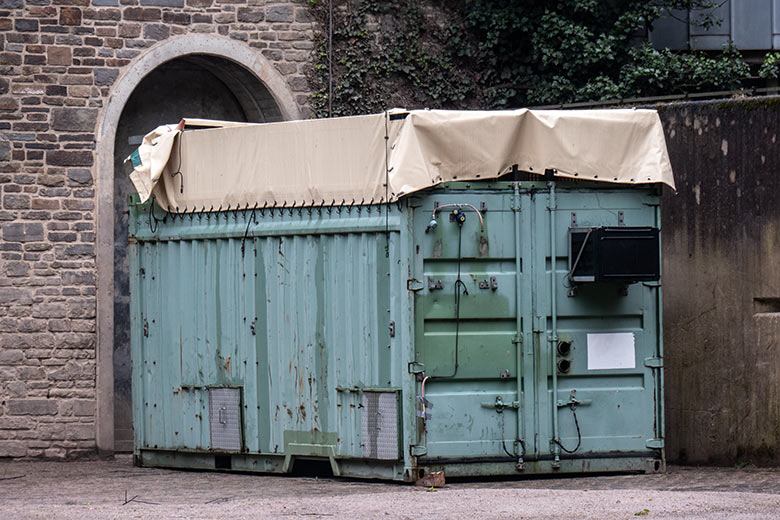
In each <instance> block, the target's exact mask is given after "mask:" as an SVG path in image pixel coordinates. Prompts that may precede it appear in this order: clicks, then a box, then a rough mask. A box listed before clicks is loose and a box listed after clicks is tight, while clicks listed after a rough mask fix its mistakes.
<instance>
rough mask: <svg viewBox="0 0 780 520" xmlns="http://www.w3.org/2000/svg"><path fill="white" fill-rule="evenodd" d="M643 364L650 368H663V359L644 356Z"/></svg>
mask: <svg viewBox="0 0 780 520" xmlns="http://www.w3.org/2000/svg"><path fill="white" fill-rule="evenodd" d="M645 366H646V367H650V368H663V367H664V360H663V358H658V357H649V358H645Z"/></svg>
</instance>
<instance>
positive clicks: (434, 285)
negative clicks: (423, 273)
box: [428, 276, 444, 291]
mask: <svg viewBox="0 0 780 520" xmlns="http://www.w3.org/2000/svg"><path fill="white" fill-rule="evenodd" d="M441 289H444V284H443V283H441V280H436V281H435V282H434V281H433V278H431V277H430V276H429V277H428V290H429V291H439V290H441Z"/></svg>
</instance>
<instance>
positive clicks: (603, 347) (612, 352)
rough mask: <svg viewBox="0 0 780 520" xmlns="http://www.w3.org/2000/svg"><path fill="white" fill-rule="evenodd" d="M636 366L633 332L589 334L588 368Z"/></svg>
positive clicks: (610, 368) (608, 368)
mask: <svg viewBox="0 0 780 520" xmlns="http://www.w3.org/2000/svg"><path fill="white" fill-rule="evenodd" d="M635 367H636V354H635V352H634V333H633V332H614V333H609V334H588V370H614V369H621V368H635Z"/></svg>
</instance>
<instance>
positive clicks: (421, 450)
mask: <svg viewBox="0 0 780 520" xmlns="http://www.w3.org/2000/svg"><path fill="white" fill-rule="evenodd" d="M409 453H410V454H411V455H412V457H419V456H421V455H425V454H426V453H428V448H426V447H425V446H420V445H415V444H411V445H410V446H409Z"/></svg>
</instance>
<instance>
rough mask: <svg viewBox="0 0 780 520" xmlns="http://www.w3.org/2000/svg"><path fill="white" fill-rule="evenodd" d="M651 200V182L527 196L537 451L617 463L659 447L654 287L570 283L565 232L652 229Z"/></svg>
mask: <svg viewBox="0 0 780 520" xmlns="http://www.w3.org/2000/svg"><path fill="white" fill-rule="evenodd" d="M657 202H658V201H657V197H656V196H655V194H654V193H653V192H652V189H641V190H640V189H632V190H628V189H615V190H605V189H600V190H598V191H596V190H582V189H580V190H572V189H569V190H566V189H560V190H558V192H557V193H556V194H554V195H551V194H550V193H549V192H547V193H544V194H539V195H537V197H536V198H535V202H534V203H533V205H535V206H536V215H537V222H538V223H539V224H540V225H538V226H536V236H535V239H534V245H535V247H537V248H538V250H537V254H536V257H535V265H536V266H537V268H536V273H538V274H537V276H536V286H535V291H536V293H537V294H538V295H539V297H538V300H537V305H536V307H535V312H536V314H537V316H538V318H537V321H538V323H537V326H536V327H535V330H536V332H535V333H534V335H535V336H536V340H537V342H538V344H539V350H538V355H539V356H540V366H541V367H542V370H541V372H540V373H539V377H538V378H537V382H536V384H537V385H538V386H539V388H540V389H541V390H542V391H540V393H539V403H538V406H539V408H540V417H541V418H542V420H540V423H539V428H538V432H539V441H538V444H537V446H536V449H537V450H538V452H539V453H542V454H544V453H551V454H553V455H556V454H557V455H559V456H560V457H561V458H565V457H567V456H569V455H571V453H569V452H574V454H575V455H574V456H582V455H583V454H592V456H593V457H594V458H596V457H598V454H599V453H607V452H609V456H610V457H616V458H614V459H610V460H614V461H619V459H621V458H631V457H642V456H647V457H652V456H654V455H656V452H654V451H653V449H658V448H661V447H662V446H663V440H662V437H663V434H662V426H661V425H660V423H659V422H658V417H660V416H661V413H659V412H660V402H661V398H660V388H659V384H658V383H659V381H660V376H659V374H660V366H661V358H660V332H659V330H660V323H659V320H658V315H659V308H660V284H659V283H658V282H638V283H629V284H622V283H607V282H596V283H593V282H584V283H579V284H576V285H574V284H573V283H572V282H571V281H570V280H569V269H570V268H569V256H570V247H571V246H570V244H569V232H570V229H572V228H574V229H577V228H579V229H583V228H584V229H594V228H602V227H615V229H619V228H629V227H638V226H650V227H657V226H658V225H659V224H658V221H657V207H658V206H657ZM551 207H552V208H554V209H555V211H554V213H553V212H551V211H550V208H551ZM551 227H552V228H553V233H552V240H554V246H553V245H552V243H551V233H550V229H551ZM577 252H578V251H575V252H574V256H575V259H576V253H577ZM655 254H658V252H656V253H655ZM602 256H604V255H602ZM553 257H554V262H551V261H550V259H551V258H553ZM599 261H607V262H616V261H619V260H616V259H615V258H606V259H605V258H600V259H599ZM551 266H554V268H551ZM618 267H619V266H618ZM551 276H554V280H555V281H554V284H553V285H552V286H551ZM553 288H554V289H553ZM553 299H554V300H553ZM553 313H554V314H555V317H556V319H555V322H554V323H553V319H552V316H553ZM613 464H615V465H616V466H615V467H616V469H617V468H618V467H619V464H620V463H619V462H613ZM604 469H609V467H605V468H604Z"/></svg>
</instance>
